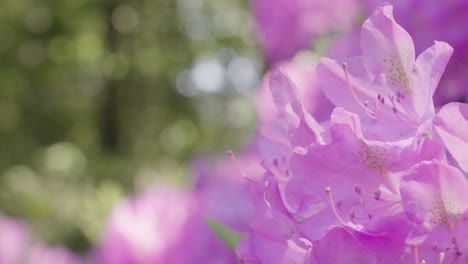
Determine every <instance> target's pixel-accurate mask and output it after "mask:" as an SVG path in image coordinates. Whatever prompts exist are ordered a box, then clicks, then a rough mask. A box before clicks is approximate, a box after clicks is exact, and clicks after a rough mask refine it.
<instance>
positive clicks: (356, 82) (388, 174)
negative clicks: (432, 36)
mask: <svg viewBox="0 0 468 264" xmlns="http://www.w3.org/2000/svg"><path fill="white" fill-rule="evenodd" d="M361 40H362V48H363V55H362V56H360V57H356V58H351V59H347V60H331V59H322V62H321V64H320V65H319V68H318V78H320V79H321V81H322V86H323V89H324V93H325V94H326V95H327V97H328V98H329V99H330V100H331V101H332V102H333V103H334V104H335V105H336V106H337V107H336V108H335V109H334V110H333V112H332V114H331V115H330V118H329V120H326V121H324V122H322V123H319V122H317V121H316V120H315V119H314V118H313V116H311V115H310V113H309V111H308V110H307V108H306V107H305V103H304V99H303V98H302V97H301V94H300V93H299V91H301V89H303V88H300V89H298V88H297V87H296V86H297V84H296V83H294V82H293V81H292V80H291V78H289V77H288V74H287V73H286V72H285V71H284V70H282V69H281V68H279V69H277V70H275V71H273V72H272V73H270V74H269V76H268V78H269V83H268V84H269V89H270V92H271V94H272V98H273V102H274V104H275V106H276V108H277V114H276V116H275V119H274V120H273V121H272V122H271V123H267V124H265V125H264V126H263V127H262V128H261V137H262V138H261V139H260V140H259V149H260V152H261V154H262V156H263V161H262V165H263V167H264V169H265V170H266V172H265V173H264V174H263V177H262V178H259V179H257V181H251V182H249V184H250V185H251V186H252V188H251V197H252V203H253V207H254V212H255V217H254V219H253V220H252V221H251V222H250V225H249V233H248V235H247V236H246V237H245V238H244V239H243V240H242V241H241V242H240V243H239V244H238V246H237V249H236V250H237V253H238V255H239V257H240V259H241V263H307V264H315V263H385V264H386V263H389V264H390V263H418V264H419V263H466V262H467V261H468V257H467V254H468V252H467V250H468V242H466V236H467V233H468V218H467V216H468V204H467V203H466V201H468V196H467V195H468V181H467V179H466V178H465V176H464V175H463V173H462V172H461V171H460V170H459V168H460V169H463V170H465V169H466V166H465V163H466V149H467V148H466V147H467V146H466V145H467V143H466V142H468V140H467V139H468V138H467V137H466V136H465V135H466V133H464V132H466V130H467V129H468V128H467V127H466V125H467V124H468V120H467V119H468V107H467V105H465V104H460V103H452V104H448V105H446V106H444V107H442V108H441V109H440V111H439V112H438V113H437V114H436V111H435V109H434V105H433V100H432V96H433V94H434V91H435V89H436V88H437V86H438V83H439V80H440V78H441V76H442V74H443V72H444V69H445V66H446V65H447V62H448V60H449V58H450V55H451V54H452V48H451V47H450V46H449V45H448V44H446V43H443V42H435V44H434V45H433V46H432V47H430V48H428V49H427V50H425V51H424V52H423V53H421V54H420V55H419V56H418V57H416V55H415V49H414V45H413V42H412V39H411V37H410V35H409V34H408V33H407V32H406V31H405V30H403V28H401V27H400V26H399V25H398V24H397V23H396V22H395V20H394V19H393V15H392V6H390V5H388V4H383V5H381V6H379V7H378V8H377V9H376V11H375V12H374V14H373V15H372V16H371V17H370V18H369V19H368V20H366V21H365V22H364V26H363V30H362V39H361ZM345 63H346V64H345ZM449 164H450V165H449ZM457 166H458V167H457Z"/></svg>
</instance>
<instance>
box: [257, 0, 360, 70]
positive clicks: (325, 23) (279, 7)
mask: <svg viewBox="0 0 468 264" xmlns="http://www.w3.org/2000/svg"><path fill="white" fill-rule="evenodd" d="M252 6H253V11H254V16H255V21H256V26H257V34H258V38H259V41H260V44H261V46H262V48H263V50H264V53H265V56H266V57H267V59H268V61H269V62H271V63H272V64H275V63H277V62H280V61H283V60H288V59H290V58H292V57H293V56H294V55H295V54H296V52H297V51H298V50H300V49H304V48H307V47H309V46H311V45H312V44H313V41H314V40H315V39H316V38H317V37H318V36H320V35H322V34H326V33H328V32H330V31H333V30H339V29H340V28H343V27H346V25H347V24H348V23H349V22H350V21H352V19H353V17H354V15H355V10H356V8H357V6H356V4H355V1H354V0H335V1H324V0H315V1H310V0H252ZM338 7H339V8H338Z"/></svg>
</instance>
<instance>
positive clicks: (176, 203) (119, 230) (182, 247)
mask: <svg viewBox="0 0 468 264" xmlns="http://www.w3.org/2000/svg"><path fill="white" fill-rule="evenodd" d="M200 209H201V208H200V200H199V198H198V197H197V196H196V195H195V194H193V193H190V192H184V191H182V190H178V189H177V188H175V187H170V186H164V187H155V188H152V189H150V190H148V191H147V192H145V193H143V194H140V195H139V196H137V197H135V198H132V199H126V200H122V201H120V202H119V203H118V204H117V205H116V206H115V208H114V210H113V212H112V213H111V215H110V216H109V219H108V221H107V226H106V230H105V232H104V234H103V237H102V241H101V243H100V245H99V246H98V249H97V253H96V255H97V260H98V263H102V264H106V263H109V264H119V263H122V264H124V263H125V264H132V263H133V264H150V263H167V264H178V263H180V264H182V263H226V264H228V263H236V259H235V256H234V254H233V253H232V252H231V251H230V250H229V249H228V248H227V247H226V246H225V245H224V244H223V243H222V242H221V241H220V240H219V239H218V238H217V237H216V235H215V234H214V233H213V231H212V230H211V229H210V227H209V226H208V225H207V223H206V222H205V220H204V219H203V217H202V214H201V210H200Z"/></svg>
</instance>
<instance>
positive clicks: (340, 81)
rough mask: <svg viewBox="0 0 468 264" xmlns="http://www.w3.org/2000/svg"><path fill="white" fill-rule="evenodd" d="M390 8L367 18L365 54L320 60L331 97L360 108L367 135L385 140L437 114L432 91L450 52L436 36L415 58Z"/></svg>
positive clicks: (416, 128) (403, 134)
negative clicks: (338, 59)
mask: <svg viewBox="0 0 468 264" xmlns="http://www.w3.org/2000/svg"><path fill="white" fill-rule="evenodd" d="M392 10H393V8H392V6H390V5H382V6H380V7H379V8H377V9H376V11H375V12H374V14H373V15H372V16H371V17H370V18H369V19H368V20H366V22H365V23H364V25H363V28H362V35H361V47H362V52H363V55H362V56H360V57H355V58H351V59H348V60H346V61H337V60H331V59H327V58H325V59H322V63H321V64H320V65H319V66H318V74H319V78H320V79H321V81H322V87H323V89H324V92H325V94H326V95H327V97H328V98H329V99H330V100H331V101H332V102H333V103H334V104H335V105H337V106H341V107H343V108H345V109H346V110H348V111H351V112H355V113H357V114H359V116H360V119H361V122H362V123H363V133H364V134H365V136H366V138H368V139H375V140H383V141H400V140H404V139H407V138H411V137H413V136H414V135H415V134H416V133H417V132H418V131H419V132H422V131H421V130H420V127H421V126H423V124H424V122H426V121H428V120H431V119H432V118H433V117H434V115H435V111H434V106H433V101H432V96H433V94H434V91H435V89H436V88H437V85H438V83H439V80H440V78H441V76H442V74H443V72H444V69H445V66H446V65H447V62H448V60H449V58H450V56H451V54H452V48H451V47H450V46H449V45H448V44H446V43H443V42H435V44H434V45H433V46H432V47H430V48H428V49H427V50H426V51H424V52H423V53H421V54H420V55H419V56H418V57H417V58H415V50H414V44H413V41H412V39H411V37H410V35H409V34H408V33H407V32H406V31H405V30H404V29H403V28H402V27H401V26H399V25H398V24H397V23H396V22H395V20H394V18H393V14H392ZM423 132H425V130H424V129H423Z"/></svg>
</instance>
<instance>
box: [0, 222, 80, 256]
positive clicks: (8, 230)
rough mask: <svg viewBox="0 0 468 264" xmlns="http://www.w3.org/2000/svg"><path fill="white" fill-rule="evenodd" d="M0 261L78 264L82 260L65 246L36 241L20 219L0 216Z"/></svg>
mask: <svg viewBox="0 0 468 264" xmlns="http://www.w3.org/2000/svg"><path fill="white" fill-rule="evenodd" d="M0 263H2V264H3V263H5V264H79V263H83V261H82V260H81V259H80V258H79V257H77V256H75V255H74V254H73V253H72V252H71V251H70V250H68V249H66V248H65V247H62V246H49V245H45V244H44V243H42V242H40V241H37V240H36V239H34V238H33V235H32V233H31V230H29V228H28V227H27V226H26V224H25V223H23V222H22V221H20V220H18V219H14V218H9V217H5V216H0Z"/></svg>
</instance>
